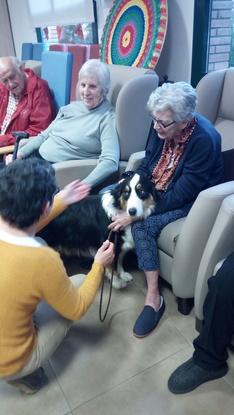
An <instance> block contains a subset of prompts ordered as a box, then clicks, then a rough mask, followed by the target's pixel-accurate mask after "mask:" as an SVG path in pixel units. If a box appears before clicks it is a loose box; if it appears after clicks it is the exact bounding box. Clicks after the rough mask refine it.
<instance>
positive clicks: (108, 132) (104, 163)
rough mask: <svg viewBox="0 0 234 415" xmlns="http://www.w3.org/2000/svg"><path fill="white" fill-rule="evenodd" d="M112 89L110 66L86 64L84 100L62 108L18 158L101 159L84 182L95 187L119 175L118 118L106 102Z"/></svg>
mask: <svg viewBox="0 0 234 415" xmlns="http://www.w3.org/2000/svg"><path fill="white" fill-rule="evenodd" d="M109 86H110V72H109V69H108V66H107V65H106V64H105V63H103V62H100V61H99V60H97V59H91V60H89V61H87V62H85V63H84V65H83V66H82V67H81V69H80V72H79V81H78V88H79V95H80V99H81V100H80V101H76V102H72V103H71V104H69V105H66V106H65V107H62V108H61V109H60V111H59V113H58V115H57V117H56V119H55V120H54V121H53V122H52V123H51V124H50V126H49V127H48V128H47V129H46V130H45V131H43V132H42V133H41V134H39V135H38V136H37V137H35V138H34V139H33V140H30V141H29V142H28V143H27V144H26V145H24V146H23V147H21V149H20V151H19V153H18V158H25V157H28V156H30V155H34V156H35V155H36V156H39V157H40V158H43V159H44V160H47V161H49V162H51V163H56V162H59V161H64V160H76V159H77V160H81V159H96V158H98V159H99V160H98V164H97V166H96V167H95V168H94V169H93V171H92V172H91V173H90V174H89V175H88V176H87V177H86V178H85V180H84V181H85V182H87V183H88V184H90V185H91V186H96V185H98V184H100V182H102V181H103V180H104V179H105V178H106V177H108V176H109V175H110V174H112V173H114V172H116V171H117V169H118V161H119V141H118V136H117V132H116V128H115V114H114V111H113V108H112V106H111V104H110V103H109V101H108V100H107V98H106V95H107V92H108V89H109Z"/></svg>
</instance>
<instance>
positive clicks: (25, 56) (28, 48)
mask: <svg viewBox="0 0 234 415" xmlns="http://www.w3.org/2000/svg"><path fill="white" fill-rule="evenodd" d="M32 58H33V44H32V43H27V42H24V43H22V47H21V60H22V61H27V60H29V59H32Z"/></svg>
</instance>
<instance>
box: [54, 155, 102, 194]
mask: <svg viewBox="0 0 234 415" xmlns="http://www.w3.org/2000/svg"><path fill="white" fill-rule="evenodd" d="M97 163H98V160H97V159H85V160H68V161H60V162H59V163H54V164H53V167H54V170H55V176H56V180H57V183H58V186H59V187H60V189H62V188H63V187H64V186H66V185H67V184H68V183H70V182H72V181H73V180H76V179H80V180H83V179H85V177H87V176H88V174H89V173H91V171H92V170H93V169H94V168H95V167H96V165H97Z"/></svg>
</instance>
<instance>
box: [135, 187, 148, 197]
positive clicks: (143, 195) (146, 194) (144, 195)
mask: <svg viewBox="0 0 234 415" xmlns="http://www.w3.org/2000/svg"><path fill="white" fill-rule="evenodd" d="M136 192H137V195H138V196H139V197H140V198H141V199H147V197H148V196H149V194H148V192H146V191H145V190H143V189H142V188H138V189H136Z"/></svg>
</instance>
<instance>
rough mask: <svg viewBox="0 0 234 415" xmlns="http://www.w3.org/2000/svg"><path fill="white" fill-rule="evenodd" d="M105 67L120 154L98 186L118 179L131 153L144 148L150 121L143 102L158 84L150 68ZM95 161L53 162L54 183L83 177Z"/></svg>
mask: <svg viewBox="0 0 234 415" xmlns="http://www.w3.org/2000/svg"><path fill="white" fill-rule="evenodd" d="M109 69H110V75H111V89H110V91H109V94H108V98H109V100H110V102H111V103H112V105H113V106H114V108H115V110H116V128H117V131H118V135H119V143H120V153H121V154H120V165H119V172H118V174H117V175H112V176H111V177H109V178H108V179H107V180H106V181H105V182H104V183H102V185H101V187H104V186H106V185H107V184H110V183H113V182H114V181H116V180H117V179H118V178H119V174H120V173H121V172H123V171H124V170H125V168H126V165H127V162H128V159H129V157H130V155H131V154H132V153H134V152H137V151H140V150H144V148H145V144H146V140H147V135H148V131H149V128H150V123H151V120H150V117H149V115H148V112H147V110H146V103H147V100H148V98H149V95H150V93H151V92H152V91H153V90H154V89H155V88H157V86H158V76H157V75H156V73H155V72H154V71H152V70H148V69H145V68H136V67H129V66H122V65H109ZM97 163H98V160H97V159H92V160H71V161H63V162H60V163H55V164H54V168H55V172H56V178H57V182H58V185H59V186H60V187H63V186H65V185H66V184H67V183H69V182H70V181H72V180H74V179H77V178H80V179H84V178H85V177H86V176H87V175H88V174H89V173H90V172H91V171H92V170H93V169H94V167H95V166H96V165H97ZM95 190H96V191H98V190H99V189H97V188H96V189H95Z"/></svg>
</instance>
